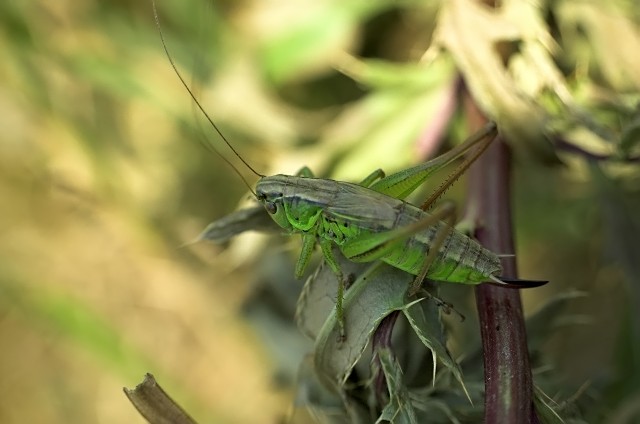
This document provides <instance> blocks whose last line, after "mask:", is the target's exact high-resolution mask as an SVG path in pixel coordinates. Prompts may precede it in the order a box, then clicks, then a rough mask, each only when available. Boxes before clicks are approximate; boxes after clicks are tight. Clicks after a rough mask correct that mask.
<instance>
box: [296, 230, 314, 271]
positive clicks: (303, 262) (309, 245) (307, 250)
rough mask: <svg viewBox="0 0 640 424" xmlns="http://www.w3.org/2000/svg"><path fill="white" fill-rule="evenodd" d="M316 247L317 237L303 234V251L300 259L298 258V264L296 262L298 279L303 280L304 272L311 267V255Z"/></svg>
mask: <svg viewBox="0 0 640 424" xmlns="http://www.w3.org/2000/svg"><path fill="white" fill-rule="evenodd" d="M315 245H316V236H315V235H313V234H311V233H303V234H302V249H301V250H300V257H298V262H296V273H295V276H296V278H297V279H300V278H302V275H303V274H304V270H305V269H307V265H309V260H310V259H311V254H312V253H313V248H314V247H315Z"/></svg>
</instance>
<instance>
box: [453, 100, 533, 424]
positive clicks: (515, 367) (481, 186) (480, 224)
mask: <svg viewBox="0 0 640 424" xmlns="http://www.w3.org/2000/svg"><path fill="white" fill-rule="evenodd" d="M465 100H466V101H465V110H466V112H467V117H468V122H469V127H470V128H469V130H470V131H471V132H473V131H475V130H477V129H479V128H480V127H481V126H482V125H484V123H485V122H486V118H484V116H482V114H481V112H480V111H479V110H478V108H477V106H476V105H475V103H473V101H472V100H470V98H469V97H468V96H466V99H465ZM510 165H511V155H510V151H509V148H508V146H507V144H505V143H504V141H503V140H502V139H501V137H500V136H499V137H498V138H497V139H496V140H495V141H494V142H493V143H492V145H491V146H490V147H489V149H488V150H487V151H486V152H485V153H484V154H483V155H481V156H480V158H479V159H478V160H477V161H476V163H474V164H473V166H472V167H471V168H470V170H469V181H470V183H469V205H468V207H469V210H471V211H473V212H474V214H475V215H474V217H475V221H476V224H477V231H476V237H477V238H478V240H479V241H480V243H482V245H484V246H486V247H487V248H488V249H490V250H492V251H493V252H497V253H499V254H512V253H513V252H514V245H513V236H512V227H511V207H510V204H511V196H510V179H511V173H510V170H511V169H510V168H511V167H510ZM502 264H503V266H504V273H503V276H504V277H506V278H516V277H517V270H516V262H515V258H513V257H507V258H504V259H503V260H502ZM475 293H476V305H477V308H478V318H479V322H480V331H481V336H482V347H483V355H484V372H485V376H484V379H485V416H484V422H487V423H535V422H537V417H536V416H535V411H534V408H533V397H532V396H533V383H532V377H531V367H530V365H529V352H528V349H527V336H526V331H525V326H524V316H523V313H522V302H521V299H520V292H519V291H518V290H514V289H506V288H502V287H496V286H491V285H487V284H483V285H479V286H477V287H476V289H475Z"/></svg>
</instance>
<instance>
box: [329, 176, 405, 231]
mask: <svg viewBox="0 0 640 424" xmlns="http://www.w3.org/2000/svg"><path fill="white" fill-rule="evenodd" d="M404 206H405V204H404V202H403V201H401V200H398V199H394V198H393V197H390V196H386V195H384V194H380V193H378V192H375V191H373V190H370V189H368V188H366V187H362V186H359V185H357V184H352V183H340V186H339V190H337V191H336V194H335V197H334V198H333V201H332V202H331V204H330V205H327V206H326V207H325V208H324V210H323V215H324V216H325V217H328V218H333V219H337V220H344V221H357V222H358V225H360V226H362V227H365V228H371V229H380V228H385V229H390V228H393V226H394V225H395V222H396V220H397V217H398V214H399V213H400V211H402V210H403V209H404Z"/></svg>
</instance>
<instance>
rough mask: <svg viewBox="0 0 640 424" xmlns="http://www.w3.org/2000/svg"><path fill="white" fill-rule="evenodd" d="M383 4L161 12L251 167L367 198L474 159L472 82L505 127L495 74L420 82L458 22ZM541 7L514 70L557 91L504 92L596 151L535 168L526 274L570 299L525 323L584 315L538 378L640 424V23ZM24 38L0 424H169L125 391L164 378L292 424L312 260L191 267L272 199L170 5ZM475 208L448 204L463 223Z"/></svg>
mask: <svg viewBox="0 0 640 424" xmlns="http://www.w3.org/2000/svg"><path fill="white" fill-rule="evenodd" d="M369 3H371V2H361V1H350V2H337V1H330V0H324V1H290V0H269V1H260V2H258V1H224V0H219V1H215V2H212V1H205V0H189V1H170V0H158V4H157V7H158V11H159V15H160V20H161V23H162V32H163V35H164V38H165V40H166V43H167V46H168V48H169V50H170V52H171V55H172V57H173V60H174V61H175V62H176V64H177V66H178V68H179V69H180V71H181V72H182V74H183V76H184V77H185V80H186V81H187V83H189V84H191V85H192V86H193V91H194V94H195V95H196V96H197V98H198V99H199V100H200V101H201V102H202V105H203V107H204V108H205V109H206V110H207V112H208V113H209V114H210V115H211V116H212V117H213V118H214V120H215V122H216V123H217V125H219V126H220V129H221V130H222V132H223V133H224V134H225V136H226V137H227V138H228V139H229V140H231V142H232V144H233V145H234V147H236V148H237V149H238V150H239V151H240V152H241V154H242V156H243V158H244V159H246V160H247V161H248V162H249V163H250V164H251V165H252V166H254V167H255V168H256V169H257V170H259V171H260V172H262V173H266V174H271V173H293V172H295V171H297V170H298V169H299V168H300V167H301V166H302V165H308V166H310V167H311V168H312V169H313V170H314V171H315V172H316V173H317V174H318V175H321V176H332V177H334V178H340V179H346V180H354V181H355V180H358V179H361V178H363V177H364V176H366V175H368V174H369V173H370V172H371V171H373V170H374V169H376V168H383V169H385V170H387V171H393V170H398V169H401V168H403V167H407V166H409V165H412V164H415V163H417V162H418V161H419V160H421V158H426V157H428V156H433V155H434V154H436V153H437V152H438V151H439V149H446V147H441V146H440V144H439V143H440V142H441V141H442V140H443V139H447V140H448V141H456V140H461V139H462V138H464V136H465V135H467V133H466V129H465V126H464V122H463V119H461V117H460V115H459V112H458V111H457V110H456V107H455V104H456V103H455V93H456V90H457V88H458V87H459V84H460V82H459V79H458V75H457V74H456V72H455V69H456V67H457V68H458V69H460V70H461V71H462V73H463V74H464V75H465V77H466V78H467V81H468V82H469V84H470V85H471V87H470V89H471V91H472V93H474V95H476V96H477V97H478V101H479V103H480V104H482V105H483V106H485V107H488V108H489V109H491V107H492V106H495V104H496V102H497V103H499V102H500V100H495V99H493V100H492V99H491V98H488V97H483V95H484V94H486V93H484V91H483V89H482V87H481V84H479V83H477V81H475V80H474V78H471V74H470V73H471V72H472V70H474V69H475V70H477V72H478V75H480V76H479V77H477V78H479V79H480V81H481V82H482V76H483V75H486V73H488V72H490V71H491V69H490V67H489V66H487V67H484V66H483V63H484V62H480V64H475V65H474V66H476V68H474V67H473V66H470V65H469V64H468V63H466V62H464V61H462V60H461V58H460V56H457V55H456V54H455V53H454V54H452V55H451V57H447V56H446V55H445V56H444V57H439V58H438V59H435V60H434V61H433V62H432V63H431V64H430V67H429V68H428V72H425V71H424V68H422V67H420V66H418V65H417V63H418V61H419V60H420V58H421V57H423V55H424V54H425V51H427V49H429V48H430V46H431V47H433V45H434V40H437V36H436V35H434V30H435V29H436V27H437V25H438V22H440V23H442V22H444V18H443V17H442V16H443V15H442V14H441V15H439V14H438V13H439V12H441V8H442V7H443V6H442V5H441V4H440V3H439V2H420V1H401V2H397V1H380V2H373V3H375V4H369ZM454 3H457V4H458V5H459V6H460V5H461V6H466V0H465V1H462V0H456V1H455V2H452V3H451V4H454ZM506 3H509V4H511V5H512V6H513V5H514V4H515V5H517V4H521V5H522V4H525V3H526V2H517V1H512V2H505V4H506ZM528 7H529V6H527V7H524V6H523V7H520V8H515V10H518V11H520V12H522V13H524V12H527V13H530V15H527V18H525V19H520V18H517V17H514V16H511V17H509V16H500V17H499V19H503V20H504V22H500V21H499V20H498V21H496V23H495V25H494V28H501V29H502V28H511V27H510V26H509V25H508V24H509V23H513V22H532V23H533V24H532V27H534V29H533V30H531V31H524V30H522V29H520V31H523V32H522V33H518V34H519V35H520V36H521V41H520V42H519V43H520V44H519V45H516V44H518V43H516V42H510V43H505V45H506V47H505V48H511V49H515V51H518V49H520V50H519V51H520V52H524V51H526V49H525V48H524V47H526V46H530V45H537V46H540V45H542V46H544V47H545V49H542V53H541V52H540V50H536V52H537V53H538V54H543V56H542V60H541V59H538V62H537V63H542V64H550V65H553V67H552V69H544V68H543V67H540V68H534V67H532V66H531V63H532V62H526V61H525V63H524V66H523V64H522V63H520V64H518V62H516V61H514V62H513V63H511V64H509V67H508V71H509V74H508V77H509V78H507V77H506V76H504V79H503V80H501V79H500V78H499V77H500V76H499V75H496V77H495V79H492V81H493V82H492V84H502V86H501V87H502V88H505V87H506V88H509V87H510V86H508V85H506V84H507V82H508V83H510V84H512V85H513V87H518V89H521V90H523V91H524V92H526V94H527V95H529V97H528V99H529V103H530V104H534V103H536V102H537V103H536V107H539V108H541V109H542V110H544V111H545V113H546V114H547V117H549V119H548V121H547V122H548V123H547V124H545V125H547V127H546V128H545V132H547V133H553V134H558V137H557V140H561V141H563V142H567V143H571V144H570V146H577V147H575V149H564V150H563V151H556V153H558V155H559V157H560V159H561V161H558V160H557V159H555V158H554V157H553V156H554V154H553V151H549V150H551V149H549V148H548V146H547V147H544V148H540V149H537V150H545V149H546V150H547V152H546V154H545V153H544V152H543V153H540V152H538V153H533V152H534V151H535V150H536V149H527V146H526V142H524V141H523V142H522V143H520V144H518V143H517V142H516V143H515V146H514V149H515V150H516V153H517V161H516V164H515V181H514V191H515V193H514V194H515V205H514V207H515V223H516V228H517V229H516V233H517V237H518V261H519V266H520V273H521V275H522V276H523V278H531V279H548V280H550V281H551V282H552V284H549V285H548V286H546V287H544V288H541V289H538V290H535V291H532V292H527V293H523V296H524V302H525V310H526V312H527V313H530V312H531V311H533V310H535V309H536V308H537V307H540V305H542V304H544V303H545V302H546V301H548V300H549V299H552V298H554V296H557V295H558V294H562V293H567V292H571V291H574V290H579V291H581V292H584V294H585V296H580V297H577V296H576V297H572V298H571V300H570V301H566V302H564V303H563V307H564V309H563V311H564V312H563V314H561V316H560V315H559V316H560V318H559V319H557V320H554V321H553V322H549V323H546V324H547V326H544V327H542V328H537V330H538V331H539V333H538V334H533V335H532V339H535V340H536V343H537V345H536V346H537V347H538V348H539V349H540V352H542V355H543V356H544V358H545V360H544V362H545V364H546V367H544V369H537V370H534V374H535V373H541V374H546V376H547V378H549V379H551V380H553V381H555V382H557V385H556V386H555V387H556V391H555V392H552V393H548V394H550V395H552V396H556V395H557V400H558V401H560V402H561V401H563V400H566V399H570V400H571V402H569V404H571V405H573V406H569V407H568V408H567V409H569V410H571V411H572V412H575V413H577V414H578V415H582V416H584V417H587V418H591V419H592V420H593V421H601V420H602V421H606V420H608V421H609V422H620V423H622V422H637V421H633V420H634V419H635V420H638V419H640V418H639V416H640V415H639V414H640V413H639V412H638V407H637V404H638V400H639V398H640V392H639V391H638V384H640V383H639V382H640V375H638V373H639V369H638V367H640V360H639V359H640V358H639V355H640V354H639V353H638V352H640V322H639V319H638V314H637V313H636V312H634V311H637V310H638V309H637V308H638V307H639V306H640V292H639V290H638V288H639V285H638V284H640V265H639V264H640V248H639V247H638V240H640V219H639V218H638V216H639V213H640V199H639V196H638V191H639V189H640V184H639V181H638V175H639V172H638V157H639V156H638V155H639V153H640V152H639V151H638V149H637V145H638V142H637V141H638V134H640V131H639V130H638V128H639V126H640V115H638V107H637V105H638V99H639V98H638V88H640V79H639V78H640V77H639V76H640V59H638V55H637V47H638V45H640V31H639V29H638V22H639V20H640V10H639V8H638V7H637V6H636V5H635V3H634V2H627V1H622V0H620V1H618V2H612V3H611V4H609V5H599V4H591V3H589V2H571V1H564V2H557V4H554V5H547V4H542V5H537V6H536V7H531V8H528ZM462 10H465V9H464V8H463V9H462ZM467 10H468V8H467ZM510 10H511V9H510ZM472 12H477V11H471V12H469V13H472ZM474 16H482V15H481V14H478V13H476V15H474ZM439 17H440V19H441V20H440V21H439ZM0 23H1V24H0V63H1V65H0V73H1V74H0V75H1V78H0V344H1V346H2V348H1V349H0V375H2V378H1V379H0V394H1V395H0V422H3V423H24V422H30V423H57V422H60V423H62V422H65V423H73V422H78V423H80V422H97V423H102V422H104V423H107V422H132V423H133V422H140V423H141V422H144V421H143V419H142V418H141V417H140V416H139V415H138V413H137V412H136V411H135V409H134V408H133V407H132V406H131V405H130V404H129V402H128V400H127V399H126V398H125V396H124V394H123V393H122V387H123V386H126V387H134V386H135V385H136V384H137V383H139V382H140V381H141V380H142V377H143V375H144V373H145V372H151V373H153V374H154V375H155V377H156V378H157V379H158V381H159V382H160V383H161V384H162V385H163V386H164V387H165V389H167V391H168V392H169V393H170V394H172V395H173V396H174V397H175V398H176V399H177V400H178V401H179V402H180V403H181V404H182V405H183V406H184V407H185V409H186V410H187V411H189V412H190V413H191V414H192V415H193V416H194V417H195V418H196V419H197V420H198V421H199V422H221V423H244V422H255V423H274V422H280V421H282V420H284V419H285V417H286V416H287V413H288V412H287V411H289V410H290V408H291V405H292V396H293V395H292V393H293V384H294V381H295V373H296V368H297V364H298V363H299V362H300V361H301V360H302V357H303V355H304V354H305V352H307V351H308V350H309V348H310V342H308V341H306V340H305V339H304V337H303V336H302V335H301V334H299V333H298V332H297V331H296V329H295V326H294V325H293V323H292V316H293V311H294V308H295V301H296V298H297V293H298V292H299V290H300V288H301V282H296V281H295V280H294V279H293V277H292V276H293V271H292V269H293V268H292V267H293V265H292V260H295V248H296V245H295V242H297V240H296V241H295V242H292V241H291V240H288V239H285V238H279V239H278V240H280V241H279V242H278V243H273V242H270V243H269V244H267V242H266V240H267V239H266V238H265V237H264V236H258V235H255V234H249V235H247V236H243V237H242V238H241V239H240V241H238V242H234V243H233V244H231V245H230V246H228V248H224V247H226V246H221V245H214V244H206V243H197V244H190V242H191V241H193V240H195V239H196V238H197V236H198V234H200V233H201V231H202V230H203V229H204V228H205V226H206V225H207V224H208V223H209V222H211V221H213V220H216V219H219V218H221V217H223V216H224V215H225V214H228V213H230V212H232V211H233V210H234V209H235V208H236V207H237V205H238V204H239V203H240V202H241V201H243V200H246V199H247V198H248V194H247V193H248V190H247V187H246V186H245V185H244V184H243V182H242V180H241V179H240V178H239V177H238V175H236V173H235V172H233V170H232V169H231V168H230V167H229V166H228V165H227V164H225V163H224V161H222V160H221V159H220V158H219V157H217V156H216V155H215V154H214V153H212V151H211V149H210V146H212V145H213V146H215V147H216V148H219V149H221V150H223V154H224V156H225V157H227V158H229V159H230V160H232V161H234V163H235V164H236V166H237V167H238V169H239V171H240V173H242V174H243V175H244V176H245V178H246V179H247V180H248V181H249V182H250V183H251V184H252V183H253V182H254V181H255V180H256V179H257V178H256V177H255V176H252V174H251V172H250V171H249V170H247V169H246V168H245V167H243V166H242V164H241V163H239V162H238V161H237V160H235V159H234V157H233V156H232V153H231V152H230V151H229V150H228V149H225V148H224V146H223V145H222V142H221V139H220V138H219V137H218V136H217V135H216V134H215V133H214V131H213V130H212V128H211V127H210V126H209V124H208V123H207V122H205V120H204V119H203V116H202V114H201V113H200V112H199V111H197V110H196V109H195V106H194V103H193V101H192V100H191V98H190V96H189V94H188V93H187V91H186V90H185V88H184V87H183V86H182V85H181V84H180V82H179V80H178V78H177V76H176V74H175V73H174V71H173V69H172V68H171V65H170V64H169V61H168V60H167V58H166V56H165V53H164V51H163V49H162V43H161V40H160V36H159V34H158V30H157V28H156V26H155V23H154V18H153V11H152V7H151V4H150V3H149V2H146V1H142V2H126V1H111V2H98V1H85V2H80V3H78V2H73V1H69V0H62V1H55V2H44V1H37V0H32V1H15V0H9V1H4V2H2V3H1V4H0ZM502 24H504V27H502V26H501V25H502ZM534 24H538V25H539V26H537V27H536V26H535V25H534ZM480 28H482V26H481V27H480ZM440 29H441V30H440V32H439V34H440V37H441V39H442V40H444V41H442V43H441V44H442V45H443V46H445V47H446V48H448V49H449V50H451V51H453V52H455V51H456V50H455V46H454V45H453V44H452V42H451V41H447V40H449V38H447V31H446V28H445V29H442V28H440ZM485 29H486V26H485ZM529 29H531V28H529ZM479 31H480V30H479ZM509 31H511V29H509ZM509 31H507V32H509ZM523 34H524V35H523ZM484 35H486V34H485V33H483V32H481V31H480V32H479V33H478V40H482V39H484ZM525 35H526V36H525ZM497 37H498V38H499V36H497ZM505 37H506V38H509V37H512V36H511V35H509V36H505ZM527 37H528V38H527ZM516 38H517V37H516ZM523 40H524V41H523ZM532 40H533V41H532ZM498 41H500V40H498ZM525 42H528V43H529V44H526V43H525ZM536 43H538V44H536ZM474 47H475V46H473V45H472V48H471V50H473V48H474ZM545 55H546V56H545ZM522 56H523V57H525V55H524V53H523V55H522ZM531 57H535V55H531ZM531 57H529V59H530V60H531ZM361 58H363V59H365V60H361ZM545 60H547V61H545ZM487 63H489V64H490V61H487ZM511 65H513V66H511ZM485 68H486V69H485ZM483 72H484V73H483ZM545 72H546V73H545ZM474 75H476V74H474ZM539 75H544V77H539ZM477 78H476V79H477ZM489 85H491V84H489ZM513 87H511V88H512V89H513ZM514 90H515V89H514ZM506 92H509V91H506ZM550 93H551V94H553V95H551V94H550ZM531 99H535V102H534V100H531ZM558 99H560V100H558ZM529 103H527V104H529ZM559 105H561V106H562V107H560V106H559ZM502 106H504V105H502ZM502 106H501V105H498V106H495V107H496V109H495V110H496V111H498V112H500V111H503V110H504V109H501V107H502ZM504 107H506V106H504ZM567 110H569V111H570V112H571V113H567ZM514 113H515V112H514ZM497 115H498V116H501V118H502V119H504V120H508V118H509V116H505V115H504V114H502V115H501V114H500V113H497ZM514 119H515V118H514ZM449 121H451V122H452V124H449ZM445 136H446V137H445ZM565 147H566V146H565ZM444 175H446V172H445V173H444ZM438 182H439V181H436V182H433V183H431V185H432V186H437V185H438ZM464 187H465V184H464V181H460V182H459V183H458V184H456V186H455V187H454V188H453V189H452V190H450V191H449V192H448V193H447V197H449V198H452V199H456V200H457V202H458V204H459V205H463V204H464ZM428 190H429V188H428V187H427V188H425V190H424V192H425V193H428ZM461 207H462V206H461ZM454 290H455V289H454ZM470 295H471V292H470V291H469V292H468V293H467V296H470ZM469 302H470V304H472V302H471V301H469ZM464 326H465V328H464V329H462V330H459V331H457V333H456V331H454V332H453V333H454V336H455V335H456V334H457V337H458V338H457V339H454V340H453V341H452V344H454V345H455V346H456V347H455V351H456V352H457V353H458V354H463V353H464V351H465V338H464V337H463V336H464V335H468V334H476V337H477V326H474V322H473V320H468V321H466V322H465V323H464ZM574 395H575V398H574ZM576 399H583V400H584V399H586V400H587V401H588V402H585V404H586V405H588V406H584V404H583V405H582V406H580V401H576ZM594 399H595V400H597V402H592V400H594ZM574 403H575V404H577V405H578V406H575V405H574ZM634 405H636V406H634Z"/></svg>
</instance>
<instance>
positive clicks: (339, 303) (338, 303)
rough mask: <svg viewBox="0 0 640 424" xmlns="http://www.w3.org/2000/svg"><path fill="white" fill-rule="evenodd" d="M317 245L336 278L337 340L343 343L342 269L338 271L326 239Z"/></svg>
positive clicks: (336, 262) (344, 334) (344, 335)
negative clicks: (338, 331)
mask: <svg viewBox="0 0 640 424" xmlns="http://www.w3.org/2000/svg"><path fill="white" fill-rule="evenodd" d="M319 243H320V249H321V250H322V255H323V256H324V260H325V262H327V264H328V265H329V266H330V267H331V269H332V270H333V272H334V274H335V275H336V278H337V279H338V293H337V294H336V319H337V320H338V326H339V328H340V335H339V340H340V341H344V340H345V338H346V336H347V335H346V331H345V324H344V321H345V319H344V291H345V281H344V274H343V273H342V269H340V264H338V261H337V260H336V258H335V256H334V255H333V251H332V250H331V248H332V246H333V242H332V241H331V240H328V239H321V240H320V242H319Z"/></svg>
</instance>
